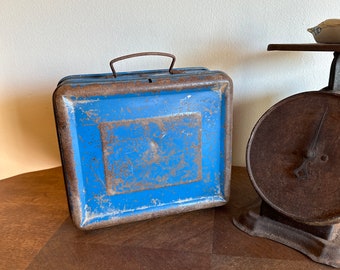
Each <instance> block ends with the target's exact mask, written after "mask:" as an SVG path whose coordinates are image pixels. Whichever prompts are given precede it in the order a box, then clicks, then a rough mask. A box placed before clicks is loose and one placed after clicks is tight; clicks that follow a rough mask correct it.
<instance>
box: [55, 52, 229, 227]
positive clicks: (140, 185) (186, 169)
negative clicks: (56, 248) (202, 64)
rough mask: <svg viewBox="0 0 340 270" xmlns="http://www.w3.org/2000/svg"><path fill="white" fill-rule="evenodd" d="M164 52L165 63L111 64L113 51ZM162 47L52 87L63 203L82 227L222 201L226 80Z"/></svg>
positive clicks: (226, 187) (226, 168)
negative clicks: (157, 66)
mask: <svg viewBox="0 0 340 270" xmlns="http://www.w3.org/2000/svg"><path fill="white" fill-rule="evenodd" d="M145 55H161V56H168V57H171V58H172V64H171V66H170V68H169V69H166V70H149V71H137V72H125V73H116V72H115V69H114V67H113V64H114V63H115V62H117V61H119V60H122V59H126V58H131V57H136V56H145ZM174 62H175V57H174V56H173V55H171V54H166V53H154V52H149V53H138V54H132V55H127V56H124V57H119V58H116V59H114V60H112V61H111V62H110V66H111V69H112V73H108V74H92V75H74V76H68V77H65V78H64V79H62V80H61V81H60V82H59V84H58V86H57V89H56V90H55V92H54V94H53V105H54V112H55V120H56V127H57V133H58V139H59V146H60V152H61V160H62V165H63V172H64V179H65V185H66V190H67V197H68V202H69V209H70V213H71V217H72V219H73V222H74V224H75V225H76V226H77V227H78V228H80V229H96V228H101V227H107V226H112V225H116V224H120V223H126V222H131V221H137V220H143V219H148V218H153V217H158V216H163V215H168V214H176V213H180V212H187V211H192V210H196V209H202V208H208V207H214V206H219V205H223V204H225V203H226V202H227V201H228V199H229V184H230V174H231V135H232V81H231V79H230V78H229V77H228V76H227V75H226V74H225V73H223V72H221V71H210V70H208V69H205V68H179V69H174V68H173V64H174Z"/></svg>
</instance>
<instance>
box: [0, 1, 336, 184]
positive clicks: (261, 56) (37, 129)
mask: <svg viewBox="0 0 340 270" xmlns="http://www.w3.org/2000/svg"><path fill="white" fill-rule="evenodd" d="M339 12H340V1H337V0H322V1H320V0H285V1H278V0H277V1H275V0H257V1H254V0H229V1H226V0H215V1H213V0H205V1H200V0H196V1H195V0H172V1H165V0H146V1H137V0H135V1H132V0H111V1H109V0H96V1H94V0H93V1H80V0H79V1H78V0H53V1H52V0H31V1H25V0H12V1H8V0H0V18H1V25H0V128H1V132H0V179H1V178H5V177H9V176H12V175H16V174H19V173H23V172H27V171H33V170H39V169H45V168H49V167H54V166H58V165H60V158H59V152H58V145H57V137H56V132H55V126H54V117H53V111H52V103H51V96H52V92H53V91H54V89H55V86H56V84H57V82H58V80H59V79H60V78H62V77H64V76H66V75H70V74H79V73H103V72H110V70H109V66H108V62H109V60H111V59H112V58H115V57H118V56H121V55H124V54H128V53H133V52H141V51H165V52H170V53H173V54H175V55H176V56H177V62H176V65H175V67H188V66H205V67H207V68H209V69H220V70H223V71H225V72H226V73H228V74H229V75H230V76H231V77H232V79H233V81H234V133H233V136H234V138H233V163H234V165H245V161H244V160H245V158H244V155H245V148H246V144H247V140H248V137H249V134H250V132H251V129H252V127H253V125H254V124H255V122H256V120H257V119H258V118H259V117H260V116H261V114H262V113H263V112H265V110H267V109H268V108H269V107H270V106H271V105H273V104H274V103H275V102H276V101H278V100H279V99H282V98H284V97H286V96H289V95H291V94H293V93H296V92H300V91H305V90H313V89H315V90H316V89H320V88H322V87H324V86H326V85H327V83H328V72H329V66H330V62H331V59H332V54H331V53H325V52H324V53H317V52H313V53H312V52H266V47H267V45H268V44H269V43H309V42H314V40H313V38H312V36H311V35H310V34H309V33H308V32H307V31H306V28H308V27H310V26H314V25H316V24H318V23H319V22H321V21H323V20H325V19H327V18H337V17H340V15H339ZM157 59H158V60H151V59H150V61H147V59H146V58H143V61H134V60H129V61H127V62H126V63H121V64H119V65H118V66H117V69H119V70H121V71H122V70H133V69H150V68H163V67H164V66H165V65H167V64H168V62H166V61H165V62H163V60H161V59H159V58H157ZM146 62H147V63H146ZM158 62H159V63H158Z"/></svg>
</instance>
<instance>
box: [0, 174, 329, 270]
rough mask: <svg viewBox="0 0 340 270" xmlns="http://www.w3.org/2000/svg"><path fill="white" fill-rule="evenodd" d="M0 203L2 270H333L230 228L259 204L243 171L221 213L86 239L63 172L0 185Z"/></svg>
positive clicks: (138, 224) (133, 226) (142, 225)
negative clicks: (70, 204)
mask: <svg viewBox="0 0 340 270" xmlns="http://www.w3.org/2000/svg"><path fill="white" fill-rule="evenodd" d="M0 198H1V200H0V212H1V215H0V233H1V238H0V269H6V270H7V269H16V270H17V269H308V270H309V269H333V268H331V267H328V266H324V265H320V264H317V263H314V262H312V261H310V260H309V259H308V258H307V257H305V256H304V255H302V254H300V253H299V252H297V251H295V250H292V249H290V248H288V247H286V246H283V245H281V244H278V243H275V242H272V241H270V240H267V239H261V238H255V237H250V236H248V235H247V234H245V233H243V232H241V231H239V230H238V229H237V228H236V227H235V226H234V225H233V224H232V217H233V216H236V215H238V214H239V213H241V212H242V211H244V210H245V209H247V208H249V207H255V208H256V207H258V206H259V204H260V199H259V197H258V196H257V194H256V193H255V191H254V189H253V188H252V186H251V184H250V182H249V179H248V176H247V173H246V170H245V168H240V167H233V170H232V182H231V199H230V201H229V203H228V204H227V205H225V206H223V207H219V208H215V209H206V210H199V211H195V212H190V213H183V214H180V215H174V216H168V217H163V218H158V219H153V220H147V221H142V222H135V223H130V224H125V225H120V226H116V227H111V228H106V229H100V230H96V231H90V232H83V231H79V230H78V229H76V228H75V227H74V226H73V224H72V221H71V220H70V218H69V214H68V209H67V201H66V195H65V191H64V182H63V176H62V171H61V168H55V169H49V170H44V171H39V172H32V173H27V174H23V175H19V176H16V177H12V178H9V179H5V180H3V181H0Z"/></svg>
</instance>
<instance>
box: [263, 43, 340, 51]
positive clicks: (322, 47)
mask: <svg viewBox="0 0 340 270" xmlns="http://www.w3.org/2000/svg"><path fill="white" fill-rule="evenodd" d="M267 50H268V51H276V50H278V51H318V52H340V44H326V43H305V44H269V45H268V48H267Z"/></svg>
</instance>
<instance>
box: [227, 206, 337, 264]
mask: <svg viewBox="0 0 340 270" xmlns="http://www.w3.org/2000/svg"><path fill="white" fill-rule="evenodd" d="M233 222H234V224H235V226H236V227H238V228H239V229H240V230H242V231H244V232H246V233H247V234H249V235H252V236H258V237H264V238H268V239H271V240H273V241H276V242H279V243H281V244H284V245H286V246H289V247H291V248H294V249H296V250H298V251H300V252H301V253H303V254H305V255H307V256H308V257H309V258H311V259H312V260H313V261H315V262H318V263H322V264H326V265H330V266H333V267H336V268H340V223H338V224H334V225H328V226H312V225H307V224H304V223H300V222H297V221H294V220H292V219H290V218H288V217H286V216H284V215H282V214H280V213H279V212H277V211H276V210H274V209H273V208H271V207H270V206H269V205H267V204H266V203H264V202H262V205H261V213H260V215H259V214H257V213H255V212H253V211H249V212H247V213H245V214H242V215H240V216H239V217H238V218H234V219H233Z"/></svg>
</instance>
